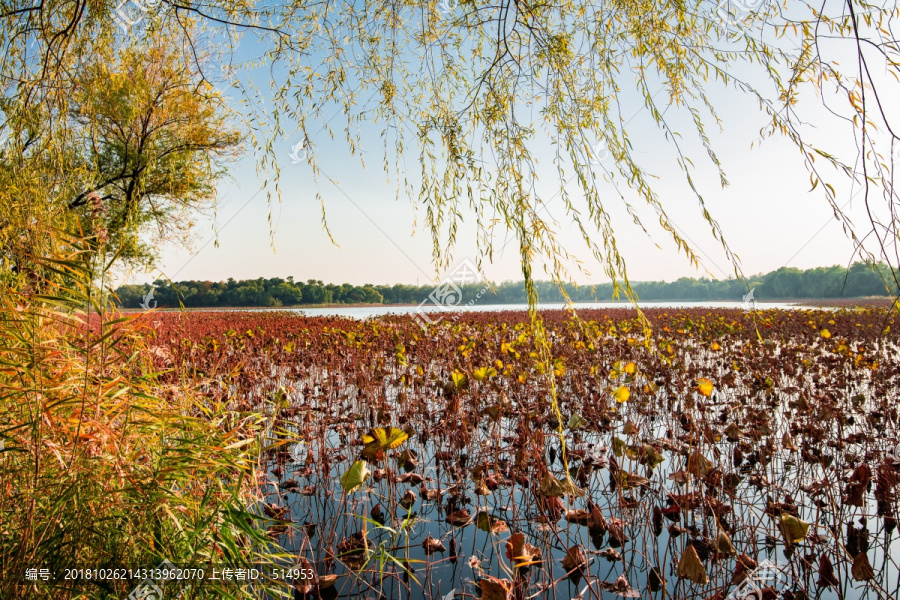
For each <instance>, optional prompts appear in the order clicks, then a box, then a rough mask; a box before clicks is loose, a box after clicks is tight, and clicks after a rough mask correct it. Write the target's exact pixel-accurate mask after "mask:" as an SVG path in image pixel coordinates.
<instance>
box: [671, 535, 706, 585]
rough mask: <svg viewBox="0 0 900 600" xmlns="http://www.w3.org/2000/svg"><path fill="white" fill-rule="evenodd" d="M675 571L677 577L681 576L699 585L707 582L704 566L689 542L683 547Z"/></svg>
mask: <svg viewBox="0 0 900 600" xmlns="http://www.w3.org/2000/svg"><path fill="white" fill-rule="evenodd" d="M675 573H676V574H677V575H678V576H679V577H683V578H685V579H688V580H690V581H693V582H694V583H698V584H700V585H706V584H708V583H709V575H707V574H706V567H704V566H703V563H702V562H700V556H699V555H698V554H697V551H696V550H695V549H694V547H693V546H692V545H690V544H688V547H687V548H685V549H684V553H683V554H682V555H681V560H679V561H678V567H677V568H676V569H675Z"/></svg>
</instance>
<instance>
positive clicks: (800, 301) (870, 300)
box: [119, 296, 894, 313]
mask: <svg viewBox="0 0 900 600" xmlns="http://www.w3.org/2000/svg"><path fill="white" fill-rule="evenodd" d="M646 302H686V303H698V304H699V303H703V302H736V303H739V302H740V300H723V299H716V300H646ZM893 302H894V298H893V297H887V296H865V297H860V298H778V299H772V300H757V301H756V304H757V305H762V304H792V305H805V306H817V307H829V308H831V307H839V308H847V307H861V308H873V307H874V308H886V307H889V306H891V305H892V304H893ZM553 304H558V303H553ZM579 304H586V303H581V302H579ZM592 304H596V305H597V308H620V307H629V306H631V303H630V302H628V301H612V300H608V301H604V302H594V303H592ZM502 305H507V304H506V303H497V302H494V303H490V304H488V303H483V304H479V306H502ZM410 306H417V305H416V304H384V303H368V302H357V303H354V304H295V305H292V306H192V307H185V308H184V311H185V312H210V311H227V312H239V311H261V310H306V309H309V308H394V307H396V308H403V307H410ZM512 306H522V307H527V306H528V305H527V304H513V305H512ZM447 308H448V309H452V308H454V307H447ZM584 308H585V307H581V309H582V310H584ZM119 310H120V311H122V312H123V313H132V312H143V309H140V308H120V309H119ZM181 310H182V309H180V308H160V309H158V311H157V312H181ZM547 310H557V309H547Z"/></svg>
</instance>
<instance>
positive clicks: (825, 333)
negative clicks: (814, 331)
mask: <svg viewBox="0 0 900 600" xmlns="http://www.w3.org/2000/svg"><path fill="white" fill-rule="evenodd" d="M819 335H821V336H822V337H823V338H825V339H826V340H827V339H828V338H830V337H831V332H830V331H828V330H827V329H823V330H822V331H820V332H819Z"/></svg>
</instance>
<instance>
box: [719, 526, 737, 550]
mask: <svg viewBox="0 0 900 600" xmlns="http://www.w3.org/2000/svg"><path fill="white" fill-rule="evenodd" d="M715 548H716V552H718V553H719V554H727V555H728V556H734V555H735V554H737V550H735V549H734V545H733V544H732V543H731V538H730V537H728V534H727V533H725V532H724V531H720V532H719V535H717V536H716V543H715Z"/></svg>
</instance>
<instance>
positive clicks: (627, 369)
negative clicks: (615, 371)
mask: <svg viewBox="0 0 900 600" xmlns="http://www.w3.org/2000/svg"><path fill="white" fill-rule="evenodd" d="M635 369H637V367H636V366H635V364H634V363H633V362H630V363H628V364H627V365H625V372H626V373H628V374H629V375H634V371H635Z"/></svg>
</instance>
